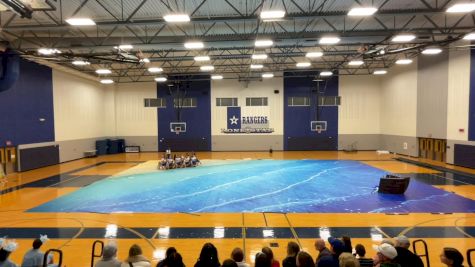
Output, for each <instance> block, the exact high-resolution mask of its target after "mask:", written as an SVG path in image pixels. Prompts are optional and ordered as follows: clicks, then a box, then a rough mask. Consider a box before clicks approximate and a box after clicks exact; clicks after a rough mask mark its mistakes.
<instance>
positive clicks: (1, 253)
mask: <svg viewBox="0 0 475 267" xmlns="http://www.w3.org/2000/svg"><path fill="white" fill-rule="evenodd" d="M17 247H18V244H17V243H15V242H12V241H9V242H7V241H6V240H5V239H4V238H0V267H18V265H16V263H14V262H12V261H10V259H9V258H8V257H9V256H10V254H11V253H12V252H13V251H15V250H16V248H17Z"/></svg>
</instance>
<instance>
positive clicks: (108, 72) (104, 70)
mask: <svg viewBox="0 0 475 267" xmlns="http://www.w3.org/2000/svg"><path fill="white" fill-rule="evenodd" d="M96 73H97V74H111V73H112V71H111V70H109V69H98V70H96Z"/></svg>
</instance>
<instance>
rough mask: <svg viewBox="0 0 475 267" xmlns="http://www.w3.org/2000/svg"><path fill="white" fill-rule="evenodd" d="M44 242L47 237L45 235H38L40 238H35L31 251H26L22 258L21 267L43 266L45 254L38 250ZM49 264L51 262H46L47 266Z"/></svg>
mask: <svg viewBox="0 0 475 267" xmlns="http://www.w3.org/2000/svg"><path fill="white" fill-rule="evenodd" d="M46 241H48V237H47V236H46V235H40V238H37V239H35V240H34V241H33V245H32V249H30V250H28V251H27V252H26V254H25V256H23V261H22V263H21V266H22V267H37V266H43V259H44V256H45V254H44V253H43V252H42V251H41V250H40V248H41V246H42V245H43V243H46ZM51 260H52V258H51ZM50 263H51V262H48V264H50Z"/></svg>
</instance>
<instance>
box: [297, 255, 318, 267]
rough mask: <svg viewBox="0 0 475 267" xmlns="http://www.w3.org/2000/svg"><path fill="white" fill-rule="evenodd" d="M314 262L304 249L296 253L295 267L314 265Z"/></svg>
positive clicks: (312, 266)
mask: <svg viewBox="0 0 475 267" xmlns="http://www.w3.org/2000/svg"><path fill="white" fill-rule="evenodd" d="M314 266H315V262H314V261H313V259H312V256H310V254H308V253H307V252H305V251H300V252H299V253H298V254H297V267H314Z"/></svg>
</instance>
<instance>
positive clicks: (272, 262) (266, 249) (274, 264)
mask: <svg viewBox="0 0 475 267" xmlns="http://www.w3.org/2000/svg"><path fill="white" fill-rule="evenodd" d="M262 253H264V254H266V256H267V258H269V260H270V266H271V267H280V263H279V261H276V260H275V259H274V252H272V249H271V248H270V247H263V248H262Z"/></svg>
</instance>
